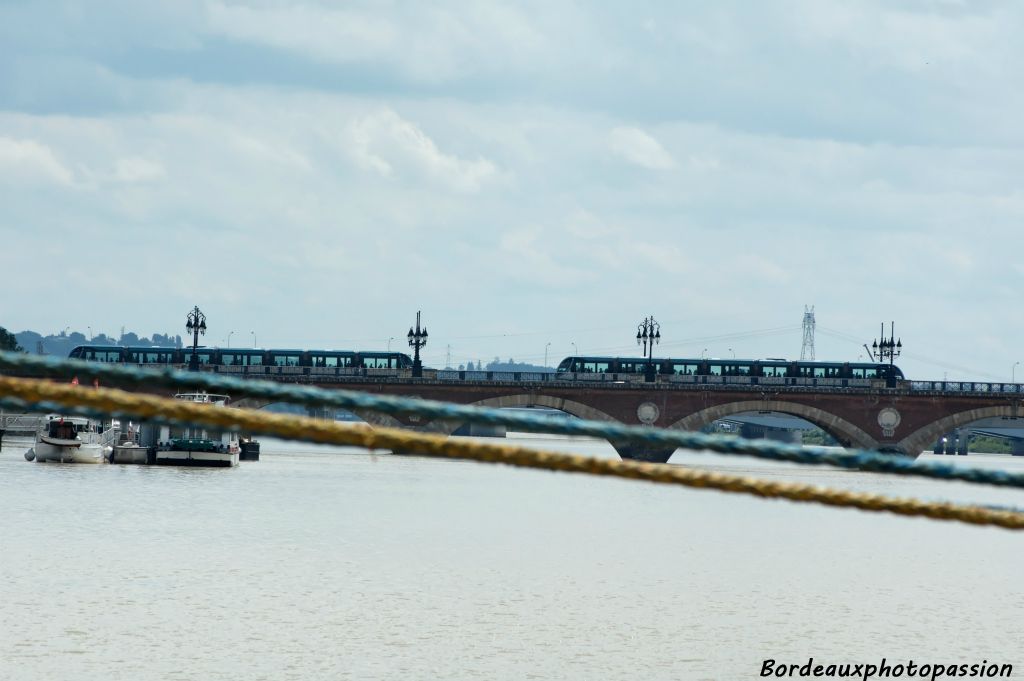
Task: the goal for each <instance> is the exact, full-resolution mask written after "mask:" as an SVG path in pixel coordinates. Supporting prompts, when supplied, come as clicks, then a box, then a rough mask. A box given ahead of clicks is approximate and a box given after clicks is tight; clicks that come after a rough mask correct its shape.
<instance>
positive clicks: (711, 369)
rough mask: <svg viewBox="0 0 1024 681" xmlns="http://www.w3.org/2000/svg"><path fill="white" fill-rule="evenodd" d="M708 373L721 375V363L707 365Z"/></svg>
mask: <svg viewBox="0 0 1024 681" xmlns="http://www.w3.org/2000/svg"><path fill="white" fill-rule="evenodd" d="M708 375H709V376H721V375H722V365H721V364H709V365H708Z"/></svg>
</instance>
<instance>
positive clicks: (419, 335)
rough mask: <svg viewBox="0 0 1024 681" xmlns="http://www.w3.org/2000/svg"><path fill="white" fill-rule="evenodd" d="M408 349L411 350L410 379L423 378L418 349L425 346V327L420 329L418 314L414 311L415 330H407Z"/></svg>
mask: <svg viewBox="0 0 1024 681" xmlns="http://www.w3.org/2000/svg"><path fill="white" fill-rule="evenodd" d="M408 338H409V347H411V348H412V349H413V358H412V377H413V378H423V363H422V362H420V348H422V347H423V346H424V345H426V344H427V327H423V328H422V329H420V312H419V310H417V311H416V328H415V329H409V334H408Z"/></svg>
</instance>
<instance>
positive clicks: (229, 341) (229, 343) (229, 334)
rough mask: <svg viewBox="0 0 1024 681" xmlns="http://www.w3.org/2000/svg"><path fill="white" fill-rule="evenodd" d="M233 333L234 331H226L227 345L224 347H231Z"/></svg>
mask: <svg viewBox="0 0 1024 681" xmlns="http://www.w3.org/2000/svg"><path fill="white" fill-rule="evenodd" d="M233 333H234V331H228V344H227V346H226V347H229V348H230V347H231V334H233Z"/></svg>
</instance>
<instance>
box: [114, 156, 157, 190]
mask: <svg viewBox="0 0 1024 681" xmlns="http://www.w3.org/2000/svg"><path fill="white" fill-rule="evenodd" d="M164 175H165V172H164V167H163V166H162V165H161V164H159V163H157V162H155V161H150V160H147V159H144V158H138V157H127V158H119V159H118V160H117V163H116V164H115V165H114V179H115V180H117V181H118V182H124V183H127V184H135V183H139V182H153V181H155V180H159V179H161V178H163V177H164Z"/></svg>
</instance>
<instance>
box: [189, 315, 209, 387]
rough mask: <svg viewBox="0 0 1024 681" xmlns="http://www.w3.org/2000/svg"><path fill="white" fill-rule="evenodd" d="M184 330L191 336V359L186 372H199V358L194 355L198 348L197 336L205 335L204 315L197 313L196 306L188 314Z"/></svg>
mask: <svg viewBox="0 0 1024 681" xmlns="http://www.w3.org/2000/svg"><path fill="white" fill-rule="evenodd" d="M185 329H187V330H188V331H189V332H190V333H191V334H192V357H190V358H189V360H188V370H189V371H199V356H198V355H197V354H196V348H198V347H199V334H203V335H204V336H205V335H206V315H204V314H203V313H202V312H200V311H199V307H198V306H196V307H194V308H193V309H192V311H191V312H189V313H188V318H187V319H186V321H185Z"/></svg>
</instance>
